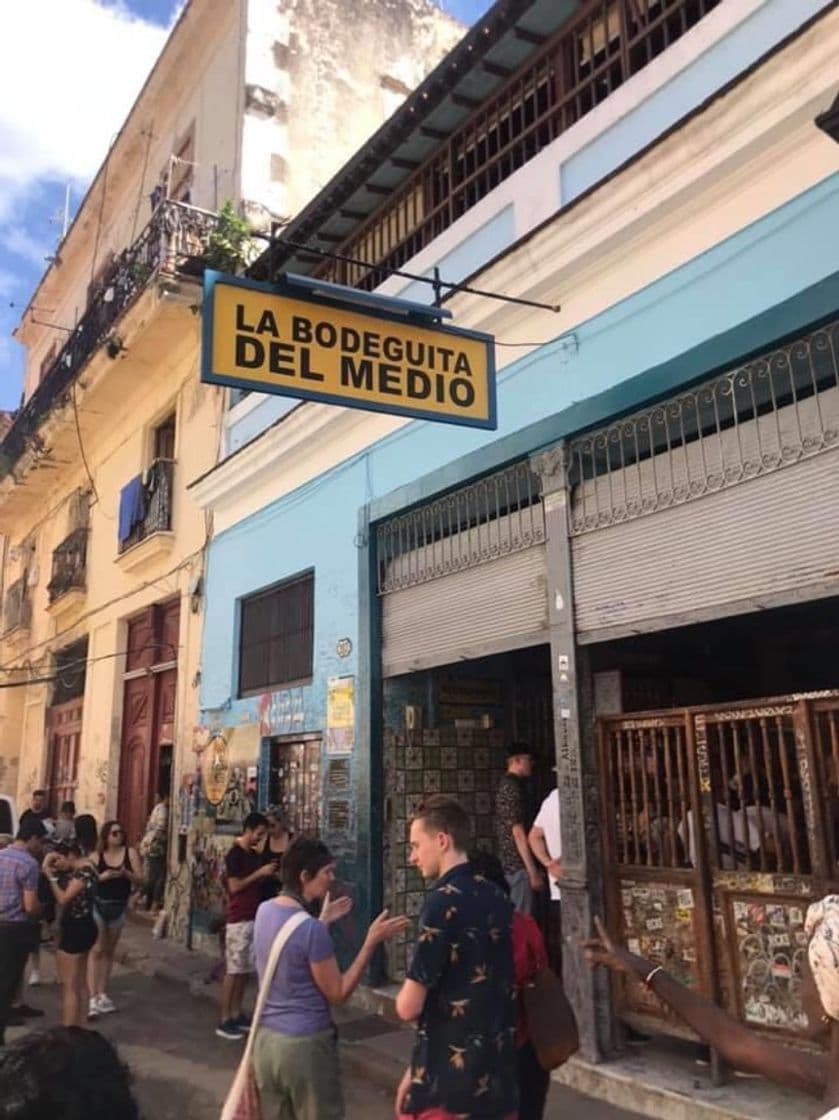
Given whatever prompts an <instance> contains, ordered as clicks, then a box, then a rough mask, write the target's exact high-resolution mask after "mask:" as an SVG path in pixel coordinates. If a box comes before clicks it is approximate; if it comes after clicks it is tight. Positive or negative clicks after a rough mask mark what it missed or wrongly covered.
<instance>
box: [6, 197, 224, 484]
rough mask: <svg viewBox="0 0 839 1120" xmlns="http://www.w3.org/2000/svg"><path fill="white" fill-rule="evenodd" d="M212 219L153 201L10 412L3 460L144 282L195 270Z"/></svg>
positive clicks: (13, 457)
mask: <svg viewBox="0 0 839 1120" xmlns="http://www.w3.org/2000/svg"><path fill="white" fill-rule="evenodd" d="M217 223H218V218H217V216H216V215H215V214H212V213H210V212H209V211H207V210H198V209H196V208H195V207H193V206H185V205H184V204H183V203H180V202H171V201H168V200H167V201H165V202H162V203H161V204H160V206H158V208H157V210H156V211H155V212H154V214H153V216H152V218H151V221H150V222H149V224H148V225H147V226H146V228H145V229H144V230H143V232H142V233H141V234H140V236H139V237H138V239H137V240H136V241H135V242H134V244H133V245H131V246H130V247H129V248H128V249H126V250H125V251H124V252H123V253H121V254H120V256H119V257H118V258H117V259H116V260H115V261H114V264H113V267H112V268H111V269H110V270H109V272H108V273H107V274H106V276H105V277H104V278H103V280H102V282H101V283H100V285H99V287H98V288H97V289H96V291H95V292H94V293H93V295H92V296H91V298H90V301H89V303H88V306H87V310H86V311H85V313H84V315H83V316H82V318H81V319H80V320H79V323H78V325H77V326H76V328H75V330H74V331H73V332H72V334H70V335H69V336H68V338H67V341H66V342H65V343H64V345H63V347H62V348H61V350H60V351H59V352H58V354H57V355H56V357H55V360H54V361H53V362H52V364H51V365H50V366H49V368H48V369H47V370H46V372H45V374H44V377H43V379H42V381H41V383H40V385H39V386H38V388H37V389H36V390H35V392H34V393H33V394H32V396H31V397H30V398H29V400H28V401H27V402H26V404H25V405H24V406H23V408H22V409H21V411H20V413H19V414H18V415H17V416H16V417H15V420H14V423H13V424H12V427H11V428H10V429H9V431H8V433H7V434H6V437H5V438H4V439H3V442H2V445H0V450H1V451H2V456H3V460H4V463H5V465H6V466H11V465H12V464H14V463H15V462H16V461H17V460H18V458H19V457H20V456H21V454H22V453H23V451H24V449H25V447H26V442H27V440H28V439H29V438H30V437H31V436H32V435H33V434H34V432H35V431H36V429H37V427H38V424H39V423H40V422H41V420H42V418H43V417H44V415H45V414H46V413H47V412H48V411H49V409H50V407H51V406H52V404H53V402H54V401H55V400H56V399H57V398H58V397H60V396H61V394H62V393H64V392H65V391H66V389H67V388H68V386H69V385H70V384H71V383H72V382H73V381H75V379H76V377H77V376H78V375H79V373H80V372H81V370H82V368H83V367H84V366H85V364H86V363H87V361H88V360H89V358H90V357H91V355H92V354H93V353H94V351H95V350H96V349H97V348H98V347H99V346H101V345H102V344H103V343H104V342H105V341H106V340H107V339H108V337H109V336H110V335H111V334H112V333H113V330H114V327H115V324H116V323H117V322H118V320H119V319H120V317H121V316H122V314H123V313H124V312H125V311H126V310H127V308H128V307H129V306H130V304H131V303H133V301H134V300H135V299H136V297H137V296H138V295H139V293H140V292H141V291H142V290H143V289H144V288H145V287H146V286H147V285H148V284H149V282H150V281H151V280H152V279H154V277H156V276H158V275H161V274H163V275H170V276H171V275H175V274H177V273H181V272H193V271H195V270H196V268H195V266H196V262H199V261H200V258H201V257H202V255H203V254H204V253H205V252H206V250H207V248H208V245H209V240H210V236H211V234H212V233H213V231H214V230H215V228H216V226H217Z"/></svg>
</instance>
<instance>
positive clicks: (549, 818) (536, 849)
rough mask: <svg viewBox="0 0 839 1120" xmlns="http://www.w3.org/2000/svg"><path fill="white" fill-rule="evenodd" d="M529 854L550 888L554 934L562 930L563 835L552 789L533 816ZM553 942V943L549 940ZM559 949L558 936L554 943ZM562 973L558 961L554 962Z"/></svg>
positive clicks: (529, 837)
mask: <svg viewBox="0 0 839 1120" xmlns="http://www.w3.org/2000/svg"><path fill="white" fill-rule="evenodd" d="M528 840H529V842H530V850H531V851H532V852H533V855H534V856H535V857H536V859H537V860H538V861H539V863H540V864H541V865H542V867H544V869H545V871H546V872H547V876H548V883H549V884H550V888H551V918H550V925H551V929H552V930H555V931H556V932H557V934H559V933H560V931H561V929H562V912H561V906H562V902H561V899H562V892H561V890H560V886H559V881H560V879H561V878H562V833H561V832H560V828H559V790H558V789H552V790H551V792H550V793H549V794H548V796H547V797H546V798H545V800H544V801H543V802H542V805H541V807H540V809H539V812H538V813H537V814H536V820H535V821H534V822H533V828H531V830H530V834H529V836H528ZM552 940H553V939H552ZM556 944H557V946H560V947H561V945H562V937H561V934H560V935H559V936H558V937H557V939H556ZM554 963H556V965H557V971H559V972H560V973H561V960H560V961H557V962H554Z"/></svg>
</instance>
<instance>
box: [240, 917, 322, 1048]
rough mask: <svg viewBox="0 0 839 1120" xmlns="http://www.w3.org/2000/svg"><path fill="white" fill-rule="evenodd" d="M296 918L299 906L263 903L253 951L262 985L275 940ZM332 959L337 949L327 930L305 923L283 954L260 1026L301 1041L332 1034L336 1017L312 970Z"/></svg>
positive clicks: (293, 935) (293, 936)
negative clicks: (301, 1038) (303, 1037)
mask: <svg viewBox="0 0 839 1120" xmlns="http://www.w3.org/2000/svg"><path fill="white" fill-rule="evenodd" d="M297 913H298V910H297V908H296V907H292V906H281V905H279V903H277V902H275V901H273V900H271V901H269V902H263V903H262V905H261V906H260V907H259V909H258V910H257V912H256V925H255V926H254V950H255V952H256V971H257V973H258V974H259V981H260V983H262V977H263V976H264V974H265V966H266V964H267V963H268V954H269V953H270V952H271V946H272V945H273V943H274V938H275V937H276V936H277V934H278V933H279V931H280V930H281V929H282V928H283V926H284V925H285V923H286V921H287V920H288V919H289V918H291V917H292V916H293V915H294V914H297ZM334 955H335V946H334V945H333V944H332V938H331V937H330V936H329V931H328V930H327V928H326V926H325V925H324V924H323V923H322V922H319V921H317V919H316V918H309V920H308V921H305V922H303V923H302V924H301V925H300V926H299V927H298V928H297V929H296V930H295V931H294V933H293V934H292V935H291V937H290V938H289V939H288V941H287V942H286V943H285V948H284V949H283V951H282V953H281V954H280V962H279V964H278V965H277V971H276V972H275V974H274V982H273V983H272V985H271V990H270V991H269V993H268V999H267V1000H266V1002H265V1010H264V1011H263V1012H262V1018H261V1019H260V1021H259V1025H260V1026H261V1027H268V1029H269V1030H272V1031H276V1032H277V1033H278V1034H288V1035H295V1036H298V1037H299V1036H300V1035H308V1034H319V1033H320V1032H321V1031H328V1030H329V1029H330V1027H331V1026H332V1013H331V1012H330V1010H329V1003H328V1002H327V1000H326V998H325V996H324V995H323V993H322V992H321V990H320V988H318V986H317V984H316V983H315V981H314V977H313V976H312V970H311V967H310V966H311V965H312V964H319V963H320V961H326V960H329V958H330V957H333V956H334Z"/></svg>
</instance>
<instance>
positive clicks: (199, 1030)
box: [9, 954, 630, 1120]
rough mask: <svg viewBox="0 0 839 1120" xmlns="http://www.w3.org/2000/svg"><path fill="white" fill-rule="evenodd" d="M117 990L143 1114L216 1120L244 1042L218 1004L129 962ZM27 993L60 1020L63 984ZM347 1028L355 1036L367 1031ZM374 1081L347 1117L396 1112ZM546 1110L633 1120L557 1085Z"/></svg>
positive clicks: (352, 1088)
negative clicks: (231, 1037) (221, 1025)
mask: <svg viewBox="0 0 839 1120" xmlns="http://www.w3.org/2000/svg"><path fill="white" fill-rule="evenodd" d="M44 963H45V966H46V968H45V971H47V974H48V975H50V976H51V975H52V960H51V959H50V958H49V957H48V955H47V954H45V961H44ZM112 995H113V998H114V1000H115V1002H116V1003H117V1005H118V1006H119V1007H120V1008H121V1010H120V1011H119V1012H118V1013H117V1014H115V1015H110V1016H106V1017H105V1018H104V1019H100V1020H99V1021H98V1022H97V1028H98V1029H101V1030H102V1032H103V1033H104V1034H106V1035H107V1036H108V1037H109V1038H111V1039H112V1040H113V1041H114V1042H115V1043H116V1044H117V1045H118V1047H119V1050H120V1053H121V1054H122V1056H123V1058H124V1059H125V1061H127V1062H128V1064H129V1065H130V1067H131V1069H132V1071H133V1072H134V1076H135V1078H136V1087H137V1094H138V1097H139V1099H140V1101H141V1104H142V1108H143V1116H144V1120H218V1115H219V1106H220V1102H221V1100H222V1098H223V1095H224V1093H225V1091H226V1089H227V1087H228V1085H229V1084H230V1080H231V1077H232V1073H233V1070H234V1068H235V1066H236V1062H237V1060H238V1056H239V1054H240V1052H241V1047H240V1044H238V1043H231V1042H225V1041H223V1040H222V1039H219V1038H216V1036H215V1035H214V1033H213V1028H214V1025H215V1015H214V1009H213V1005H212V1004H211V1003H210V1002H209V1001H208V1000H205V999H200V998H196V997H194V996H190V995H189V994H188V992H187V989H186V988H185V987H183V986H180V985H176V984H167V983H165V982H164V981H162V980H159V979H152V978H149V977H147V976H144V975H141V974H140V973H139V972H135V971H133V970H128V969H124V968H122V969H120V968H118V969H117V975H116V976H115V979H114V983H113V986H112ZM26 999H27V1001H28V1002H29V1003H31V1004H32V1005H34V1006H38V1007H41V1008H43V1009H44V1010H45V1011H46V1012H47V1015H46V1016H45V1018H44V1019H43V1020H38V1021H37V1022H38V1023H41V1022H43V1023H45V1024H48V1023H52V1022H54V1021H55V1018H56V1013H57V1007H58V990H57V988H56V987H55V986H54V985H53V984H47V985H45V986H43V987H41V988H36V989H32V988H28V989H27V992H26ZM374 1026H375V1024H374ZM23 1033H24V1030H23V1028H12V1029H10V1031H9V1038H10V1040H11V1039H13V1038H15V1037H19V1036H20V1035H21V1034H23ZM348 1033H349V1034H351V1035H355V1036H357V1035H358V1034H359V1033H364V1032H363V1031H362V1032H358V1031H355V1032H353V1031H352V1030H349V1031H348ZM356 1068H357V1067H356ZM376 1080H378V1081H380V1080H381V1078H378V1079H376ZM376 1080H371V1079H369V1078H367V1077H362V1076H361V1075H359V1074H358V1073H357V1072H356V1073H355V1074H352V1073H350V1072H349V1071H348V1072H347V1076H346V1077H345V1089H346V1097H347V1116H348V1120H389V1118H390V1117H392V1115H393V1113H392V1095H391V1093H389V1092H386V1091H385V1090H384V1088H383V1087H379V1085H377V1084H376ZM547 1116H548V1117H549V1118H551V1120H559V1118H560V1117H562V1118H563V1120H568V1118H570V1117H573V1118H574V1120H577V1118H579V1120H621V1118H623V1120H629V1118H630V1113H627V1112H623V1111H619V1110H616V1109H614V1108H610V1107H609V1106H607V1105H603V1104H599V1103H597V1102H593V1101H588V1100H586V1099H585V1098H582V1097H578V1096H577V1095H576V1094H573V1093H570V1092H568V1091H567V1090H562V1089H560V1088H558V1087H555V1088H553V1089H552V1094H551V1102H550V1106H549V1108H548V1112H547Z"/></svg>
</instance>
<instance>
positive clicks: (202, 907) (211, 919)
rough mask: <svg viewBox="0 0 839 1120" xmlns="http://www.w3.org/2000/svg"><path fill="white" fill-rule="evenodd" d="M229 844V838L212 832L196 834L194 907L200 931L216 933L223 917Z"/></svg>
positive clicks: (193, 855)
mask: <svg viewBox="0 0 839 1120" xmlns="http://www.w3.org/2000/svg"><path fill="white" fill-rule="evenodd" d="M230 844H231V841H230V840H229V839H225V838H223V837H216V836H213V835H206V834H204V835H201V836H199V837H197V838H196V842H195V847H194V849H193V853H192V911H193V927H194V929H195V930H196V931H197V932H200V933H214V932H215V929H216V926H217V925H218V923H219V922H220V921H221V920H222V919H223V917H224V911H225V906H226V900H227V894H226V891H225V885H224V857H225V856H226V855H227V853H228V851H229V850H230Z"/></svg>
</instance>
